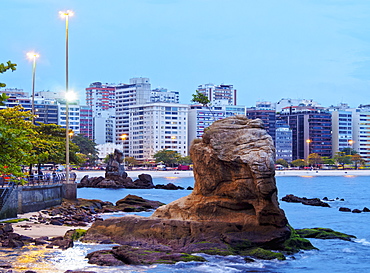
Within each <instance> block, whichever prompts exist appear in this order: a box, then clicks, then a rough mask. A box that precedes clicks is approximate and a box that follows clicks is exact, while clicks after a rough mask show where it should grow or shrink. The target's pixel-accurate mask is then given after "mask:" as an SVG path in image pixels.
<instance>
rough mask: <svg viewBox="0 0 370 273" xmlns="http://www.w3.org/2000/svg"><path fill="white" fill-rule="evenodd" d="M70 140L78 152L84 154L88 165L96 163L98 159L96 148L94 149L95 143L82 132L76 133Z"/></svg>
mask: <svg viewBox="0 0 370 273" xmlns="http://www.w3.org/2000/svg"><path fill="white" fill-rule="evenodd" d="M72 142H73V143H74V144H76V145H77V146H78V148H79V150H80V151H79V152H80V153H81V154H83V155H85V159H86V161H87V162H88V164H89V165H90V166H94V165H95V164H96V160H97V159H98V153H99V152H98V150H97V149H96V143H95V142H94V141H92V140H90V139H89V138H87V137H85V136H84V135H82V134H78V135H76V136H73V137H72Z"/></svg>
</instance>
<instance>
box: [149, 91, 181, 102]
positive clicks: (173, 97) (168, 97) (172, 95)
mask: <svg viewBox="0 0 370 273" xmlns="http://www.w3.org/2000/svg"><path fill="white" fill-rule="evenodd" d="M150 102H170V103H180V96H179V92H178V91H168V90H167V89H166V88H156V89H153V90H152V91H151V93H150Z"/></svg>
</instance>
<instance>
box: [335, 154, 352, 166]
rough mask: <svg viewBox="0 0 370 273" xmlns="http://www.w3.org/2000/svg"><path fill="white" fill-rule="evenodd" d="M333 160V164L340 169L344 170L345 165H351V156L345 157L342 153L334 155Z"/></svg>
mask: <svg viewBox="0 0 370 273" xmlns="http://www.w3.org/2000/svg"><path fill="white" fill-rule="evenodd" d="M334 160H335V162H337V164H339V165H341V166H342V168H344V165H345V164H351V163H352V160H351V156H350V155H346V154H345V153H344V152H337V153H335V155H334Z"/></svg>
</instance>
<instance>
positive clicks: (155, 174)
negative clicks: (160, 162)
mask: <svg viewBox="0 0 370 273" xmlns="http://www.w3.org/2000/svg"><path fill="white" fill-rule="evenodd" d="M74 172H75V173H76V174H77V181H79V180H81V179H82V177H83V176H84V175H89V177H94V176H95V177H96V176H104V174H105V171H74ZM126 172H127V174H128V176H129V177H131V178H132V179H133V180H135V179H136V178H137V177H138V175H140V174H150V175H151V176H152V178H184V177H194V173H193V171H152V170H139V171H126ZM275 176H277V177H280V176H370V170H276V171H275Z"/></svg>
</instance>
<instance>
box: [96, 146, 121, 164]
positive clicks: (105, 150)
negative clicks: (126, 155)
mask: <svg viewBox="0 0 370 273" xmlns="http://www.w3.org/2000/svg"><path fill="white" fill-rule="evenodd" d="M96 149H97V150H98V151H99V153H98V157H99V160H100V161H103V160H104V158H106V157H107V155H109V154H113V153H114V150H115V149H118V150H122V146H121V145H118V144H114V143H104V144H98V145H96Z"/></svg>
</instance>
